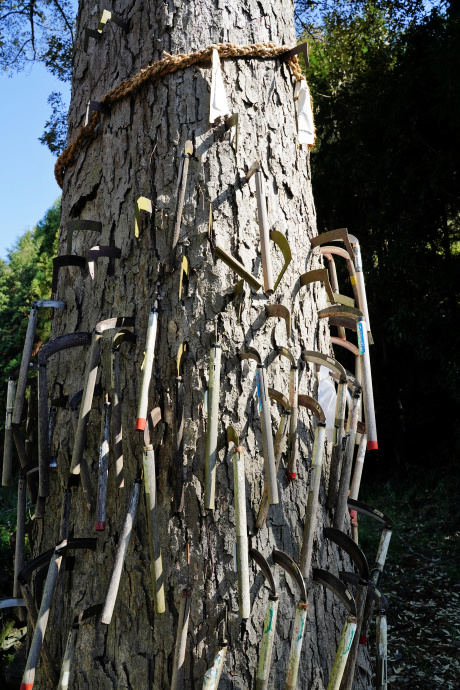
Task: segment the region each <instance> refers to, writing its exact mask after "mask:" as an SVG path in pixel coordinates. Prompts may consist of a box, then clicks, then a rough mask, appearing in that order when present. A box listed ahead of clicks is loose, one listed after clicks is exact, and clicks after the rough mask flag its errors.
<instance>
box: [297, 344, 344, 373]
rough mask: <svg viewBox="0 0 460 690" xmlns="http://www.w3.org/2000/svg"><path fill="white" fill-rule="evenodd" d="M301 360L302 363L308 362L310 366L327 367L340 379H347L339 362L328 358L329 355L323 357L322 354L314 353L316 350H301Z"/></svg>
mask: <svg viewBox="0 0 460 690" xmlns="http://www.w3.org/2000/svg"><path fill="white" fill-rule="evenodd" d="M302 359H303V361H304V362H310V363H311V364H319V365H320V366H323V367H327V368H328V369H330V370H331V371H333V372H334V373H335V374H337V375H338V376H340V378H342V379H346V378H347V374H346V372H345V369H344V368H343V366H342V365H341V364H340V362H338V361H337V360H336V359H334V358H333V357H329V355H323V353H322V352H316V350H302Z"/></svg>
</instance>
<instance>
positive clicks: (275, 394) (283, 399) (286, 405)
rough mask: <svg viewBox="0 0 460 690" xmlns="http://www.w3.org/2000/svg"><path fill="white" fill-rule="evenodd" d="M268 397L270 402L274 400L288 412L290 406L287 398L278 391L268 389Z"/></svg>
mask: <svg viewBox="0 0 460 690" xmlns="http://www.w3.org/2000/svg"><path fill="white" fill-rule="evenodd" d="M268 397H269V398H271V399H272V400H276V402H279V404H280V405H282V406H283V407H284V409H285V410H287V411H288V412H290V410H291V404H290V402H289V400H288V398H287V397H286V396H285V395H284V394H283V393H280V391H277V390H276V389H275V388H269V389H268Z"/></svg>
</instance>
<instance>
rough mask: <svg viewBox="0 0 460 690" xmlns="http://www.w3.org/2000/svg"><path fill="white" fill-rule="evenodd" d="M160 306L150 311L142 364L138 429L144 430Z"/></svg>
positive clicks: (155, 306)
mask: <svg viewBox="0 0 460 690" xmlns="http://www.w3.org/2000/svg"><path fill="white" fill-rule="evenodd" d="M157 326H158V308H157V303H156V302H155V305H154V307H153V309H152V311H151V312H150V315H149V322H148V326H147V342H146V344H145V356H144V363H143V365H142V373H141V385H140V393H139V405H138V408H137V420H136V429H137V430H138V431H144V429H145V425H146V422H147V410H148V403H149V387H150V381H151V379H152V369H153V357H154V354H155V341H156V337H157Z"/></svg>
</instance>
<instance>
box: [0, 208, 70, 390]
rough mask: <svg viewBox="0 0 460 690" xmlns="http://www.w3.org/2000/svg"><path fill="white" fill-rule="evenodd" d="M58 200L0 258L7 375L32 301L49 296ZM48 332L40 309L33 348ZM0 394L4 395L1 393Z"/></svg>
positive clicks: (0, 324) (0, 323) (1, 351)
mask: <svg viewBox="0 0 460 690" xmlns="http://www.w3.org/2000/svg"><path fill="white" fill-rule="evenodd" d="M60 213H61V204H60V200H58V201H57V202H56V203H55V204H54V206H53V207H52V208H50V209H49V210H48V211H47V213H46V214H45V216H44V218H43V219H42V220H41V221H40V222H39V223H37V225H36V227H35V228H34V229H33V230H32V231H30V230H28V231H27V232H26V233H24V235H22V237H20V238H19V240H18V241H17V242H16V244H15V246H14V247H13V249H12V250H10V251H9V252H8V261H0V367H1V371H2V372H3V376H4V377H7V376H8V375H9V374H10V373H11V371H12V370H13V369H14V368H15V367H17V366H19V364H20V362H21V354H22V348H23V345H24V338H25V333H26V330H27V317H28V315H29V312H30V306H31V303H32V302H33V301H34V300H37V299H49V297H50V289H51V279H52V273H53V258H54V256H56V253H57V233H58V229H59V220H60ZM48 336H49V316H48V315H47V314H41V313H39V319H38V323H37V332H36V345H35V348H34V349H35V351H36V350H38V348H39V347H40V345H41V343H42V342H44V340H46V338H48ZM2 397H3V396H2Z"/></svg>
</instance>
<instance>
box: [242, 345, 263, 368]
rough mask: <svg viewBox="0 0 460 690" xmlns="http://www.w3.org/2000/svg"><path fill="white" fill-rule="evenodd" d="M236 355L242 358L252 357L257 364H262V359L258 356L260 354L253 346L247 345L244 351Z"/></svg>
mask: <svg viewBox="0 0 460 690" xmlns="http://www.w3.org/2000/svg"><path fill="white" fill-rule="evenodd" d="M238 357H239V358H240V359H241V360H243V359H254V360H255V361H256V362H257V364H262V360H261V358H260V355H259V353H258V351H257V350H256V348H255V347H248V349H247V350H245V351H244V352H238Z"/></svg>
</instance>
